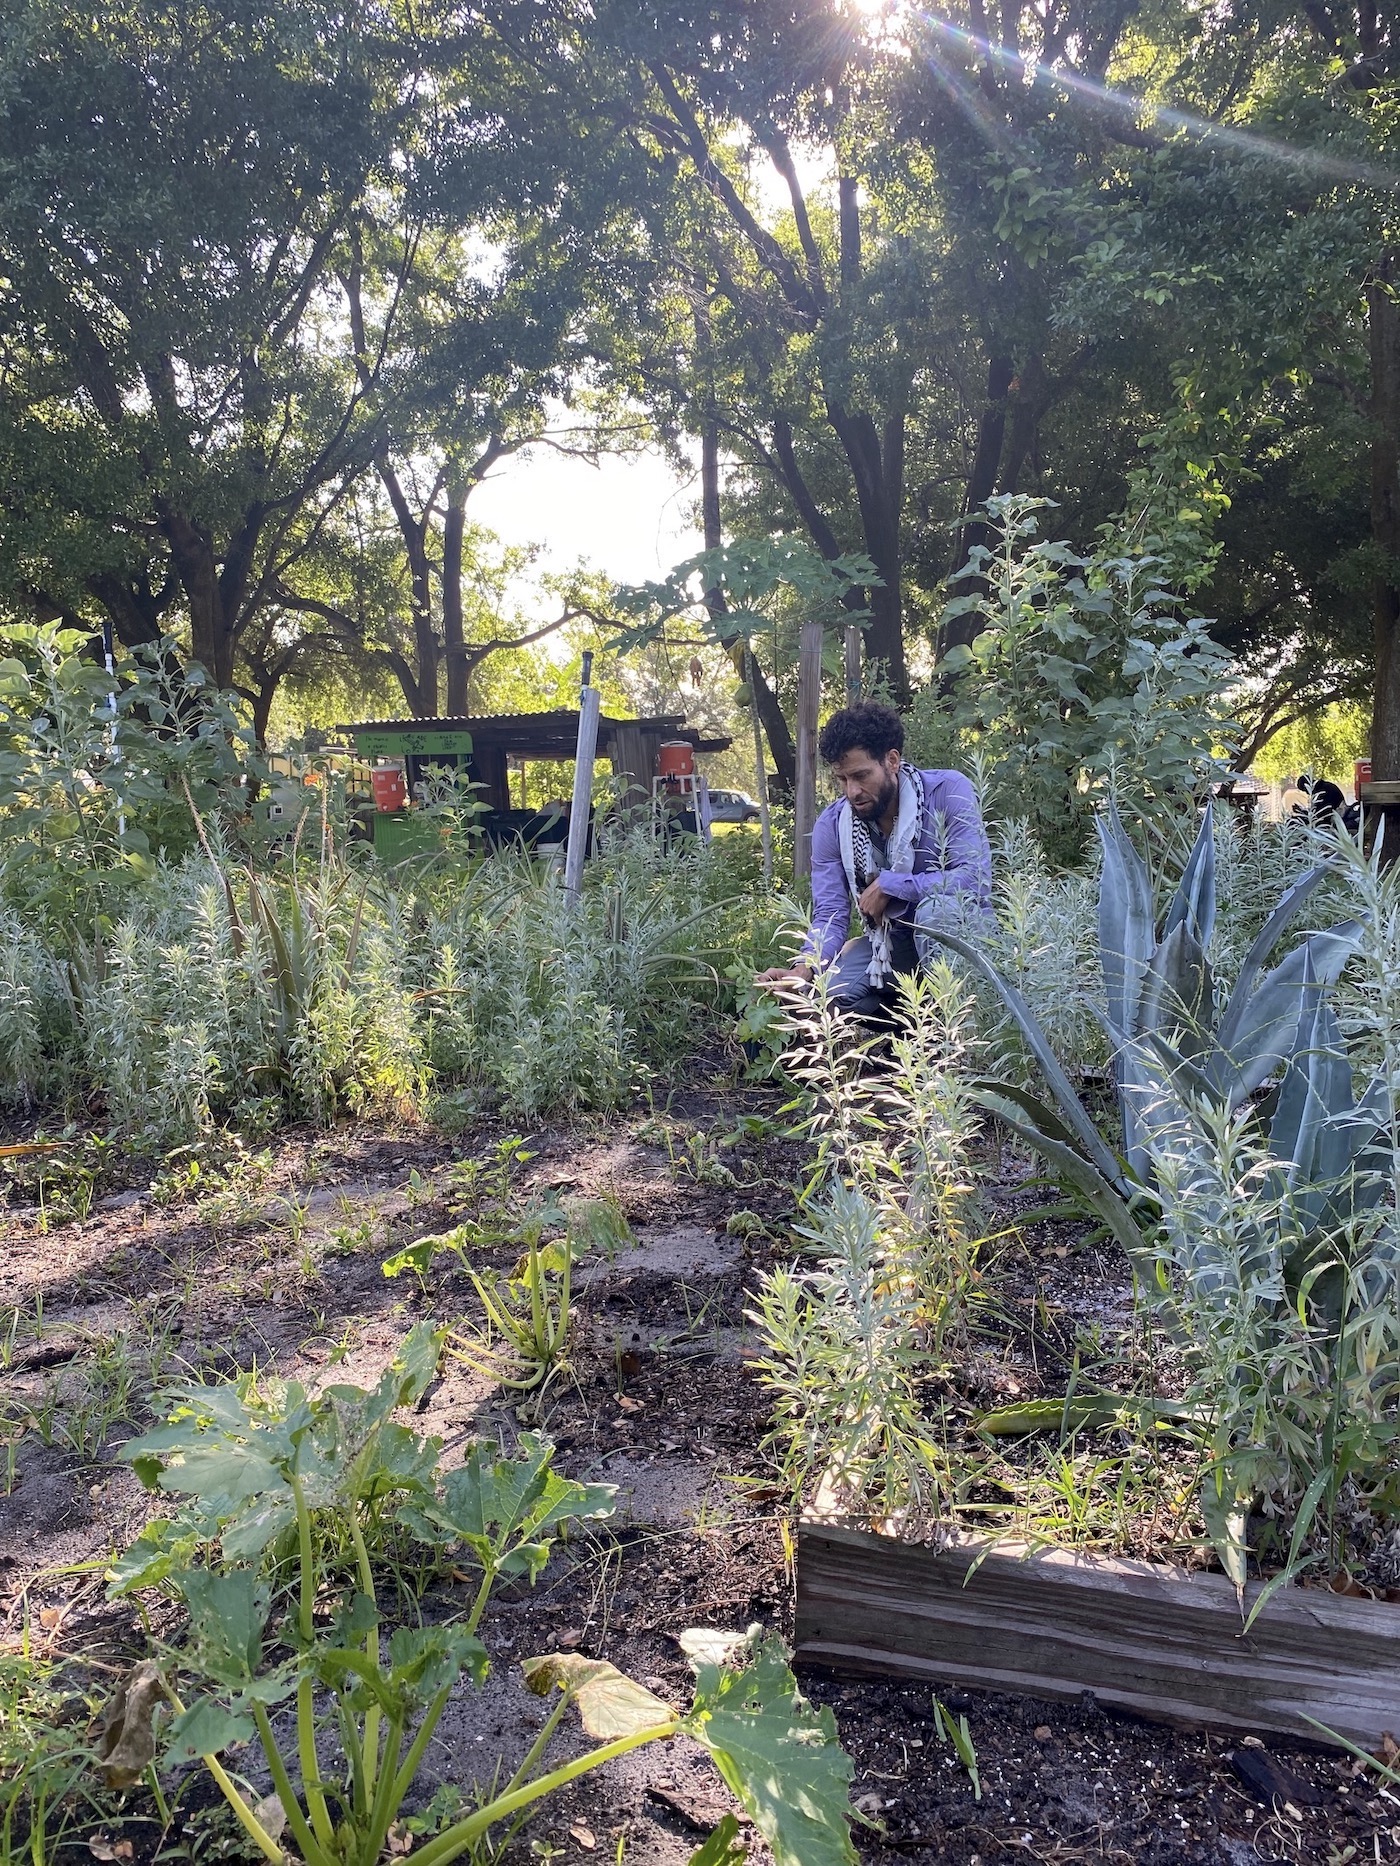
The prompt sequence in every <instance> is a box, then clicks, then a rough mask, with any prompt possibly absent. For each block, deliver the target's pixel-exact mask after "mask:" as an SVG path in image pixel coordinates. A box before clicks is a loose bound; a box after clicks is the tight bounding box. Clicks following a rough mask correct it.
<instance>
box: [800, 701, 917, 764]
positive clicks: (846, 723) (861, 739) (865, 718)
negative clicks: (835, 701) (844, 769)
mask: <svg viewBox="0 0 1400 1866" xmlns="http://www.w3.org/2000/svg"><path fill="white" fill-rule="evenodd" d="M817 750H818V751H819V752H820V753H821V755H822V758H823V760H824V761H825V763H827V764H829V765H834V764H836V763H837V761H838V760H839V759H842V758H844V757H845V756H846V754H847V752H853V751H857V750H859V751H863V752H869V754H870V756H871V757H872V758H877V759H884V758H887V757H888V756H889V754H890V753H891V752H902V751H903V750H904V721H903V720H902V719H901V718H900V716H899V714H898V713H897V712H896V711H895V710H894V708H893V707H892V706H882V705H881V704H880V702H879V701H878V700H857V701H856V703H855V705H854V706H843V707H842V708H841V711H840V712H839V713H833V714H832V715H831V717H830V719H828V720H827V722H826V724H825V725H824V726H823V727H822V731H821V737H820V738H819V739H818V740H817Z"/></svg>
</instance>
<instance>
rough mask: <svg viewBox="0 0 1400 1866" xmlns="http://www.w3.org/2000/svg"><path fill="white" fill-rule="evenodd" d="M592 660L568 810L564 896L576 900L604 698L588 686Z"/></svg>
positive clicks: (586, 664) (586, 665)
mask: <svg viewBox="0 0 1400 1866" xmlns="http://www.w3.org/2000/svg"><path fill="white" fill-rule="evenodd" d="M592 673H593V656H592V655H591V654H585V655H584V657H583V681H584V685H583V691H582V693H581V694H580V695H579V708H578V748H577V750H576V751H575V753H574V798H573V802H572V803H571V804H570V806H569V844H568V850H567V852H566V854H565V856H564V892H565V893H566V894H567V895H568V896H569V897H570V899H571V900H577V899H578V898H579V895H580V894H581V893H582V892H583V857H584V853H585V851H586V850H587V848H588V824H589V818H590V816H591V815H592V811H593V761H594V759H595V757H596V756H597V752H598V715H599V713H600V712H601V711H602V706H603V696H602V694H601V693H599V691H598V689H597V688H596V687H590V686H589V684H588V682H589V679H590V677H591V675H592Z"/></svg>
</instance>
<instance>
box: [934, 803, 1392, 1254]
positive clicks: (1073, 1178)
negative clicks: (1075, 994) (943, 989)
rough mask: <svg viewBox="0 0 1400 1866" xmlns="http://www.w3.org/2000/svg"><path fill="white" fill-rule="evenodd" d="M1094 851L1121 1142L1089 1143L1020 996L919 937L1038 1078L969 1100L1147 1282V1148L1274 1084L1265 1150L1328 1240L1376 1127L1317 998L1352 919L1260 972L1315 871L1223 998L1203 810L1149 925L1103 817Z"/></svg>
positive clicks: (1321, 872) (1132, 875)
mask: <svg viewBox="0 0 1400 1866" xmlns="http://www.w3.org/2000/svg"><path fill="white" fill-rule="evenodd" d="M1097 827H1098V833H1099V840H1100V842H1101V844H1102V848H1103V874H1102V880H1101V883H1100V889H1099V916H1098V918H1099V958H1100V964H1101V967H1102V971H1103V982H1104V993H1105V999H1106V1009H1105V1010H1104V1011H1103V1012H1100V1013H1098V1014H1099V1015H1100V1016H1101V1018H1102V1021H1103V1024H1104V1027H1105V1029H1106V1031H1107V1033H1108V1036H1109V1040H1110V1043H1111V1045H1112V1049H1113V1058H1114V1063H1113V1067H1114V1083H1115V1087H1116V1090H1117V1097H1118V1108H1119V1115H1120V1119H1121V1123H1122V1133H1123V1144H1122V1149H1121V1152H1120V1151H1115V1149H1114V1148H1113V1147H1111V1146H1110V1145H1109V1144H1108V1142H1107V1141H1106V1140H1105V1139H1104V1138H1103V1136H1102V1135H1101V1134H1100V1133H1099V1131H1098V1129H1097V1127H1096V1126H1095V1124H1094V1121H1093V1118H1092V1116H1091V1115H1090V1113H1089V1110H1088V1109H1087V1108H1086V1106H1085V1105H1084V1102H1083V1101H1082V1100H1081V1098H1080V1096H1079V1095H1078V1094H1077V1093H1076V1091H1075V1089H1074V1087H1073V1085H1072V1084H1071V1082H1070V1079H1069V1076H1068V1074H1067V1072H1066V1070H1065V1069H1064V1067H1063V1065H1062V1064H1061V1062H1060V1059H1059V1058H1058V1057H1057V1056H1056V1054H1055V1052H1054V1049H1053V1048H1052V1046H1051V1044H1050V1042H1049V1040H1048V1038H1047V1037H1046V1035H1045V1033H1044V1031H1043V1030H1042V1029H1041V1027H1040V1025H1039V1024H1038V1023H1037V1021H1036V1019H1035V1017H1034V1016H1033V1015H1032V1013H1031V1010H1030V1008H1029V1006H1028V1005H1027V1004H1026V1002H1025V1000H1024V998H1023V997H1022V996H1021V994H1020V993H1019V992H1018V991H1017V990H1016V989H1015V987H1014V986H1012V985H1011V984H1009V983H1008V982H1007V981H1006V980H1005V979H1004V978H1003V977H1002V976H1001V974H1000V973H999V972H998V971H997V969H996V967H995V966H994V965H993V964H992V963H991V961H990V960H989V959H988V958H987V957H986V955H985V954H984V953H982V952H980V951H979V950H978V949H977V948H976V947H974V946H972V945H970V944H969V943H968V942H967V941H966V940H964V939H962V938H961V937H959V936H958V935H957V934H953V933H943V932H934V931H932V930H930V934H929V937H930V938H932V939H935V940H937V941H938V942H939V943H940V944H941V945H944V946H947V947H950V948H951V949H952V950H953V951H955V952H957V953H958V954H960V955H961V957H962V958H963V959H965V960H966V961H967V963H968V964H969V965H971V966H973V967H974V968H975V969H976V970H977V971H978V972H980V973H981V974H982V976H983V977H984V978H985V979H987V981H988V982H989V983H990V984H991V986H992V987H993V988H994V990H995V991H996V992H997V993H998V994H999V996H1000V997H1001V999H1002V1001H1003V1002H1004V1003H1005V1005H1006V1007H1007V1009H1008V1010H1009V1012H1010V1013H1011V1016H1012V1018H1013V1019H1014V1020H1015V1023H1016V1025H1017V1027H1018V1028H1019V1030H1020V1032H1021V1035H1022V1037H1023V1038H1024V1039H1025V1042H1026V1044H1027V1046H1028V1048H1029V1050H1030V1052H1031V1054H1032V1055H1033V1056H1034V1058H1035V1060H1036V1062H1037V1064H1038V1065H1039V1068H1040V1071H1041V1074H1042V1076H1043V1078H1044V1081H1045V1085H1046V1088H1047V1089H1048V1091H1049V1099H1048V1100H1047V1099H1045V1098H1043V1097H1041V1096H1038V1095H1035V1094H1033V1093H1031V1092H1029V1091H1027V1090H1025V1089H1022V1088H1020V1087H1018V1086H1017V1085H1015V1084H1013V1083H1010V1082H1005V1081H988V1080H984V1081H980V1082H978V1083H977V1084H976V1085H975V1089H974V1094H975V1097H976V1099H977V1101H978V1102H979V1103H980V1104H981V1105H982V1106H983V1107H985V1108H987V1109H988V1110H989V1111H990V1112H991V1113H993V1114H995V1115H997V1116H998V1117H999V1118H1000V1119H1001V1120H1002V1121H1003V1122H1005V1124H1006V1125H1007V1127H1009V1128H1010V1129H1011V1131H1012V1132H1013V1133H1015V1134H1016V1135H1017V1136H1018V1137H1020V1138H1021V1139H1022V1140H1024V1141H1026V1142H1027V1143H1028V1144H1029V1145H1030V1146H1031V1147H1033V1148H1034V1149H1035V1150H1036V1151H1037V1152H1039V1153H1040V1154H1041V1155H1042V1157H1043V1158H1044V1159H1045V1160H1046V1161H1047V1162H1048V1164H1049V1165H1050V1166H1051V1168H1052V1169H1053V1171H1054V1172H1055V1174H1056V1176H1057V1177H1059V1178H1060V1179H1061V1180H1062V1181H1064V1182H1065V1183H1066V1184H1068V1185H1069V1186H1070V1187H1072V1188H1073V1189H1074V1190H1075V1191H1076V1192H1078V1193H1079V1195H1080V1196H1081V1198H1083V1199H1084V1201H1085V1202H1086V1203H1087V1205H1088V1206H1089V1207H1090V1209H1091V1210H1092V1211H1093V1212H1094V1214H1095V1215H1096V1216H1097V1217H1098V1218H1099V1219H1100V1220H1101V1222H1102V1223H1103V1224H1105V1225H1106V1226H1107V1227H1108V1228H1109V1229H1110V1230H1111V1231H1112V1232H1113V1234H1114V1235H1115V1236H1116V1237H1117V1238H1118V1239H1119V1240H1120V1242H1121V1243H1122V1244H1123V1246H1124V1247H1125V1249H1126V1250H1127V1251H1128V1253H1129V1256H1130V1257H1131V1258H1132V1260H1133V1263H1134V1266H1135V1268H1136V1269H1138V1270H1139V1272H1141V1273H1143V1274H1144V1275H1145V1276H1149V1277H1150V1275H1151V1270H1152V1265H1153V1261H1154V1260H1153V1257H1152V1253H1151V1251H1150V1250H1149V1249H1148V1247H1147V1242H1146V1237H1145V1230H1146V1228H1148V1227H1150V1225H1151V1224H1152V1223H1154V1222H1155V1217H1156V1202H1155V1200H1154V1198H1153V1196H1152V1190H1153V1189H1152V1165H1151V1145H1150V1142H1151V1141H1152V1140H1153V1139H1154V1138H1156V1137H1159V1136H1160V1135H1161V1134H1162V1133H1163V1132H1164V1131H1166V1130H1167V1129H1168V1128H1170V1127H1171V1126H1172V1125H1173V1124H1175V1123H1180V1122H1181V1121H1183V1120H1184V1121H1189V1120H1190V1119H1191V1110H1192V1108H1193V1107H1196V1108H1200V1107H1214V1108H1223V1109H1226V1110H1233V1109H1237V1108H1239V1107H1240V1106H1242V1104H1244V1103H1245V1102H1246V1101H1247V1100H1248V1099H1249V1098H1250V1097H1251V1096H1253V1095H1255V1094H1257V1093H1258V1091H1259V1090H1260V1089H1261V1088H1262V1087H1263V1086H1264V1084H1265V1083H1266V1082H1267V1081H1268V1080H1269V1078H1270V1077H1271V1076H1274V1075H1277V1074H1278V1073H1279V1072H1280V1071H1283V1082H1282V1085H1281V1087H1280V1089H1279V1091H1278V1093H1277V1094H1276V1095H1275V1096H1273V1097H1271V1098H1269V1099H1268V1100H1267V1101H1266V1102H1265V1103H1264V1104H1263V1105H1262V1107H1261V1113H1260V1118H1261V1120H1263V1121H1265V1122H1266V1123H1267V1132H1268V1144H1269V1152H1270V1154H1271V1155H1272V1157H1273V1158H1274V1159H1275V1160H1276V1161H1278V1162H1279V1163H1280V1170H1281V1171H1283V1172H1284V1173H1285V1174H1286V1175H1287V1177H1288V1181H1289V1184H1290V1186H1291V1187H1293V1188H1294V1195H1295V1197H1296V1199H1297V1201H1298V1202H1299V1211H1300V1214H1302V1213H1306V1215H1307V1216H1309V1217H1310V1219H1311V1220H1312V1222H1311V1223H1310V1224H1309V1226H1308V1229H1309V1231H1310V1232H1316V1231H1318V1230H1321V1231H1324V1232H1326V1231H1330V1230H1335V1227H1336V1225H1337V1224H1338V1223H1340V1222H1342V1217H1343V1214H1342V1212H1341V1210H1340V1207H1339V1205H1338V1201H1339V1200H1345V1199H1346V1198H1347V1197H1348V1196H1351V1194H1349V1193H1348V1192H1347V1191H1346V1190H1345V1188H1346V1187H1347V1186H1348V1185H1350V1184H1351V1183H1352V1181H1354V1180H1355V1177H1356V1176H1355V1175H1354V1174H1353V1173H1352V1171H1351V1169H1352V1168H1353V1167H1354V1165H1355V1164H1356V1162H1357V1160H1358V1158H1359V1157H1360V1156H1361V1154H1362V1152H1363V1150H1364V1148H1365V1147H1366V1145H1367V1144H1368V1141H1369V1140H1370V1139H1371V1137H1372V1136H1373V1135H1374V1133H1375V1130H1376V1127H1377V1125H1378V1122H1379V1120H1380V1102H1379V1099H1378V1098H1379V1094H1380V1089H1379V1086H1378V1087H1377V1088H1375V1089H1372V1090H1370V1091H1368V1093H1367V1094H1366V1095H1365V1096H1364V1097H1363V1098H1362V1100H1361V1101H1360V1102H1359V1103H1358V1102H1357V1101H1356V1099H1355V1094H1354V1090H1353V1086H1352V1080H1351V1069H1350V1065H1349V1064H1348V1063H1347V1060H1346V1056H1345V1052H1344V1046H1343V1043H1342V1039H1341V1032H1340V1029H1339V1028H1338V1026H1337V1023H1336V1019H1335V1018H1334V1017H1333V1015H1332V1013H1331V1010H1330V1009H1329V1007H1328V1005H1327V1003H1326V999H1325V993H1326V991H1327V990H1328V989H1329V988H1330V987H1331V986H1332V985H1333V984H1335V982H1336V980H1337V978H1338V976H1339V975H1340V973H1341V970H1342V968H1343V966H1344V965H1345V964H1346V962H1347V960H1348V959H1349V958H1350V957H1351V955H1352V953H1353V952H1354V951H1355V950H1356V946H1357V943H1358V939H1359V936H1360V932H1361V924H1360V922H1359V921H1355V920H1348V921H1344V922H1341V923H1340V924H1339V925H1337V926H1333V927H1330V928H1328V929H1326V930H1325V931H1323V932H1319V933H1312V934H1309V935H1307V936H1306V937H1305V938H1304V939H1302V940H1301V941H1300V942H1299V943H1298V945H1297V946H1295V947H1294V948H1293V950H1292V951H1291V952H1290V953H1289V954H1288V956H1287V957H1286V958H1285V959H1283V960H1282V961H1280V963H1279V964H1277V965H1276V966H1274V967H1273V968H1272V970H1269V971H1265V969H1264V968H1265V966H1266V964H1267V962H1268V960H1269V959H1270V957H1271V955H1272V954H1273V951H1274V949H1275V947H1276V946H1277V945H1278V942H1279V940H1280V939H1281V938H1282V937H1283V935H1284V933H1285V931H1286V930H1287V928H1288V927H1289V925H1290V924H1291V923H1292V921H1293V920H1294V919H1295V918H1296V916H1297V915H1298V913H1299V911H1300V910H1301V909H1302V907H1303V906H1304V904H1305V903H1306V902H1307V901H1308V900H1309V899H1310V898H1311V896H1312V895H1313V894H1314V893H1315V892H1316V891H1317V889H1318V888H1319V887H1320V886H1321V884H1322V882H1323V881H1324V879H1325V878H1326V876H1327V874H1328V872H1329V869H1328V867H1327V865H1326V864H1322V865H1319V866H1318V867H1316V868H1314V869H1312V870H1311V871H1310V872H1309V873H1308V874H1306V875H1304V876H1303V877H1302V879H1301V880H1300V881H1298V882H1296V883H1295V884H1294V885H1293V887H1291V888H1290V889H1289V890H1288V892H1287V893H1286V894H1285V895H1284V897H1283V899H1282V900H1281V901H1280V902H1279V904H1278V906H1277V907H1276V908H1275V910H1274V912H1273V913H1272V914H1271V915H1270V916H1269V919H1268V920H1267V922H1266V923H1265V925H1264V926H1263V928H1262V929H1261V931H1260V933H1259V936H1258V938H1257V939H1256V940H1255V941H1254V943H1253V945H1252V946H1251V947H1250V949H1249V951H1248V952H1247V953H1246V955H1245V958H1244V962H1243V964H1242V965H1241V967H1240V971H1239V976H1238V977H1237V979H1236V980H1235V984H1234V988H1233V989H1232V990H1231V991H1230V993H1229V994H1228V996H1227V997H1226V998H1225V1001H1224V1003H1223V1006H1222V1005H1221V1004H1220V1003H1219V998H1220V996H1221V994H1220V993H1218V991H1217V989H1216V981H1215V978H1214V976H1213V974H1212V971H1211V965H1210V961H1209V959H1208V958H1207V956H1206V953H1207V949H1208V947H1209V945H1210V938H1211V933H1212V930H1213V928H1214V924H1215V833H1214V823H1213V820H1212V813H1211V810H1210V808H1209V807H1207V809H1206V812H1205V815H1204V818H1203V821H1202V824H1201V829H1200V834H1199V835H1198V836H1197V838H1196V841H1195V844H1194V846H1193V848H1192V850H1191V854H1190V857H1189V858H1188V860H1187V863H1186V866H1185V868H1184V870H1183V872H1182V876H1181V880H1180V883H1179V885H1178V887H1177V889H1176V892H1175V894H1174V896H1173V898H1172V901H1171V904H1170V906H1169V907H1168V909H1167V913H1166V916H1165V918H1164V920H1163V921H1162V924H1161V926H1160V928H1159V927H1157V926H1156V924H1155V922H1154V916H1153V901H1152V885H1151V880H1150V877H1149V875H1148V872H1147V868H1146V865H1145V863H1144V862H1143V860H1142V858H1141V856H1140V855H1139V854H1138V852H1137V850H1136V849H1135V848H1134V846H1133V844H1132V842H1131V841H1130V839H1129V837H1128V835H1127V833H1126V831H1125V830H1124V828H1123V825H1122V822H1121V821H1120V819H1119V816H1118V812H1117V810H1116V808H1111V809H1110V810H1109V811H1108V813H1107V815H1106V816H1102V817H1100V818H1099V819H1098V822H1097Z"/></svg>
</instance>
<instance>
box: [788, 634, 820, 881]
mask: <svg viewBox="0 0 1400 1866" xmlns="http://www.w3.org/2000/svg"><path fill="white" fill-rule="evenodd" d="M821 697H822V625H821V623H820V622H804V623H803V624H802V633H801V635H800V636H799V638H798V648H797V848H796V850H795V851H794V854H793V864H792V867H793V873H794V875H796V876H797V877H798V878H799V879H801V877H802V876H803V875H810V874H811V872H812V830H813V828H814V826H815V824H816V821H817V716H818V713H819V710H820V707H821Z"/></svg>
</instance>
